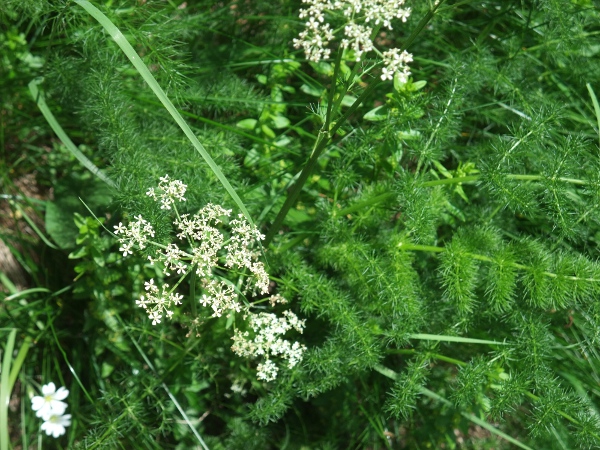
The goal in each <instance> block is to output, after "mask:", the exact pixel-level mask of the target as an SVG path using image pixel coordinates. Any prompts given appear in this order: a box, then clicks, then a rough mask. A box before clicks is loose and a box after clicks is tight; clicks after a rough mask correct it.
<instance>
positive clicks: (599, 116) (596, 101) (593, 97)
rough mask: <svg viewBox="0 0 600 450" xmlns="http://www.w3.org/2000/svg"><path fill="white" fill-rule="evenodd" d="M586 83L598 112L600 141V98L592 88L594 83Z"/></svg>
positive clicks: (599, 138) (599, 140) (599, 139)
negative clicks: (599, 101)
mask: <svg viewBox="0 0 600 450" xmlns="http://www.w3.org/2000/svg"><path fill="white" fill-rule="evenodd" d="M585 85H586V86H587V90H588V92H589V93H590V97H591V98H592V104H593V105H594V112H595V113H596V120H597V121H598V142H599V143H600V105H598V99H597V98H596V93H595V92H594V90H593V89H592V85H591V84H590V83H586V84H585Z"/></svg>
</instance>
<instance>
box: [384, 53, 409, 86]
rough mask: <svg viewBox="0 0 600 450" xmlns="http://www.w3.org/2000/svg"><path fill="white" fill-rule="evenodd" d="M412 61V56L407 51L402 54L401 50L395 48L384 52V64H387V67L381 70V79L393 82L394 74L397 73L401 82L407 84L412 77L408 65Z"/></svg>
mask: <svg viewBox="0 0 600 450" xmlns="http://www.w3.org/2000/svg"><path fill="white" fill-rule="evenodd" d="M412 60H413V57H412V55H411V54H410V53H408V52H407V51H406V50H404V51H403V52H402V53H400V50H398V49H397V48H393V49H391V50H389V51H387V52H384V53H383V63H384V64H385V67H384V68H383V69H381V79H382V80H393V79H394V74H396V73H397V74H398V78H399V80H400V82H402V83H406V82H407V81H408V76H409V75H410V70H409V68H408V63H409V62H412Z"/></svg>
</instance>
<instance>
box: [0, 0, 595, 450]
mask: <svg viewBox="0 0 600 450" xmlns="http://www.w3.org/2000/svg"><path fill="white" fill-rule="evenodd" d="M84 3H87V2H84V1H83V0H77V1H75V2H74V1H72V0H52V1H42V0H18V1H17V0H4V1H3V7H2V8H1V10H0V23H1V24H2V27H1V28H0V30H1V31H0V91H1V92H2V96H1V97H0V101H1V109H2V114H1V117H0V121H1V122H0V151H1V152H2V153H1V155H2V158H1V160H0V161H1V163H2V165H1V166H0V167H1V169H0V175H1V178H0V183H2V188H1V190H2V194H1V195H0V214H1V217H2V219H1V220H0V237H2V240H3V241H4V243H5V245H4V247H6V252H7V253H8V255H9V256H10V258H8V260H12V261H14V262H15V265H16V266H18V267H17V268H18V270H16V271H15V272H14V273H13V272H11V271H10V270H9V269H7V268H6V267H8V266H6V267H5V266H3V265H0V283H1V286H2V290H0V299H1V303H0V323H1V324H2V331H1V332H0V342H1V343H2V349H3V350H2V357H1V358H0V362H1V363H2V371H1V373H0V376H1V377H2V378H1V383H2V384H3V387H2V388H0V434H4V435H5V436H8V437H9V438H10V441H11V443H12V448H17V447H18V446H22V447H23V448H29V446H33V445H37V444H38V443H40V442H41V443H40V444H39V445H40V446H42V447H44V446H45V447H47V448H94V449H97V448H106V449H114V448H157V449H166V448H178V449H184V448H211V449H228V450H229V449H242V448H243V449H249V448H256V449H264V448H298V449H299V448H314V449H331V448H415V449H416V448H478V449H479V448H481V449H483V448H519V447H520V448H548V449H554V448H556V449H576V448H597V447H599V446H600V390H599V389H598V383H599V382H600V375H599V373H600V355H599V354H598V350H599V345H600V301H599V300H598V299H599V298H600V263H598V261H597V259H598V251H599V245H600V162H599V161H600V160H599V152H600V146H599V142H600V130H599V128H600V107H599V106H598V102H597V100H596V94H595V93H594V92H596V93H597V94H598V95H600V84H598V80H600V62H599V59H598V52H599V51H600V39H599V35H600V27H599V24H600V6H599V5H598V4H597V3H594V2H593V1H589V0H570V1H569V0H560V1H559V0H536V1H533V2H530V1H525V0H502V1H500V0H497V1H485V2H475V1H468V0H467V1H457V0H456V1H455V0H448V1H446V2H441V4H434V2H432V1H427V0H422V1H420V2H416V1H414V2H412V4H407V6H410V7H411V8H412V15H411V17H410V19H409V20H408V21H407V22H406V23H402V22H401V21H398V23H397V25H396V24H395V25H394V29H393V31H386V32H385V33H382V34H380V35H378V37H377V38H376V40H375V41H376V43H377V45H379V46H382V47H386V48H387V47H393V46H396V47H401V48H404V45H407V44H410V46H409V48H408V49H409V51H410V52H411V53H412V54H413V55H414V62H413V63H412V64H411V71H412V75H411V78H410V79H409V80H408V81H407V82H406V83H403V82H401V81H400V80H398V78H396V79H395V80H393V81H382V80H381V78H380V74H381V68H380V67H379V66H378V57H377V55H375V54H374V53H369V54H366V55H364V56H363V59H362V61H360V62H355V61H354V59H353V58H352V54H351V52H349V51H346V52H341V51H338V48H337V46H336V44H334V45H333V46H332V49H333V51H332V59H331V60H329V61H326V62H325V61H321V62H309V61H306V59H305V58H304V54H303V53H302V52H301V51H299V50H296V49H295V48H294V47H293V45H292V44H291V43H292V41H293V39H294V38H295V37H297V35H298V33H299V32H300V30H301V29H302V25H303V20H301V19H299V18H298V10H299V9H300V8H301V7H302V6H303V5H302V4H301V2H299V1H294V2H288V1H281V2H264V1H262V0H257V1H252V2H237V1H235V0H234V1H231V2H225V3H219V2H209V1H203V0H189V1H187V2H185V3H181V4H178V3H177V2H172V1H167V2H165V1H158V0H147V1H133V0H115V1H112V0H110V1H104V2H99V1H98V2H93V3H94V5H95V6H96V7H97V8H99V10H100V11H101V12H102V13H103V14H105V15H106V17H107V18H108V19H107V20H109V21H110V22H111V23H112V24H113V25H114V26H116V27H117V28H118V29H119V30H120V31H121V33H122V34H123V36H124V37H125V39H126V40H127V41H128V42H129V43H130V44H131V45H132V47H133V49H134V50H135V52H137V54H138V55H139V56H138V60H141V61H142V62H143V64H145V66H146V67H147V68H148V69H149V72H148V73H149V74H151V75H152V76H153V77H154V78H155V79H156V81H157V82H158V85H159V86H160V87H161V88H162V89H163V90H164V92H165V93H166V95H167V96H168V98H169V99H170V101H171V102H173V105H174V106H175V108H176V109H177V110H178V111H179V113H180V114H181V116H182V117H183V118H184V119H185V121H186V122H187V126H189V127H190V130H191V132H192V133H193V134H194V135H195V136H196V137H197V139H198V140H199V145H195V144H194V143H193V142H192V141H191V140H190V139H189V136H188V137H186V134H184V132H182V129H180V127H179V126H178V125H177V124H176V122H175V121H174V116H173V113H172V112H169V111H168V110H167V109H166V108H164V107H163V105H162V104H161V102H160V101H159V100H160V98H159V97H157V94H156V90H152V89H151V87H150V86H148V84H147V83H146V81H147V80H146V81H145V79H144V78H143V77H142V76H141V75H140V71H139V70H138V69H136V68H134V66H132V65H131V63H130V61H129V60H128V59H127V57H126V55H125V54H124V52H123V50H122V48H121V47H120V46H119V45H120V44H119V43H118V42H115V41H114V40H113V39H111V38H110V36H109V34H108V32H107V29H106V27H103V25H102V24H101V23H99V22H98V20H97V18H94V17H93V16H92V15H91V14H90V12H89V10H86V9H85V8H84V7H83V4H84ZM32 80H34V85H35V86H37V89H39V92H40V94H39V95H40V96H42V97H38V98H37V99H34V98H32V95H31V94H32V88H31V87H28V85H29V83H30V82H31V81H32ZM35 86H34V88H33V89H34V91H33V92H35V89H36V88H35ZM40 98H44V99H45V103H43V102H40ZM36 100H37V101H36ZM42 113H44V114H45V115H43V114H42ZM48 113H49V114H50V115H51V116H53V117H54V120H55V121H56V122H57V123H58V124H59V126H60V127H62V129H63V130H64V132H65V133H66V135H67V136H68V137H69V138H70V139H71V140H72V141H73V143H74V145H73V143H71V144H69V143H68V142H65V139H63V138H62V137H60V135H59V137H60V139H59V138H58V137H57V135H56V134H55V133H56V127H54V129H53V128H52V127H51V120H50V121H49V119H48ZM199 148H202V149H205V151H206V152H207V154H208V156H206V155H202V151H201V150H199ZM78 152H80V153H81V154H79V153H78ZM211 159H212V160H214V162H215V163H216V165H218V167H219V168H220V171H221V172H222V175H223V177H224V178H226V180H227V181H228V183H230V185H231V187H232V189H233V190H235V192H237V194H238V195H239V198H240V199H241V202H242V204H243V205H244V206H245V208H246V209H247V213H248V215H249V219H251V220H252V221H253V222H254V223H255V224H256V225H257V226H258V228H259V229H260V230H261V231H262V232H263V233H264V234H266V240H265V241H264V244H265V246H264V251H262V253H261V255H260V256H261V258H262V260H263V261H264V262H265V264H266V268H267V271H268V273H269V275H270V279H271V283H270V287H269V289H270V292H269V294H281V295H283V296H284V297H285V298H286V299H288V300H289V303H288V304H287V305H285V308H284V307H282V306H280V305H277V306H275V307H274V308H269V307H268V306H265V305H266V303H264V302H261V300H264V299H265V298H266V297H267V296H265V295H262V294H260V293H256V294H255V295H251V294H248V295H247V297H246V300H247V301H248V302H251V303H253V305H254V308H255V309H256V310H259V311H267V310H268V311H270V312H272V311H276V312H278V313H281V312H282V311H284V309H286V310H291V311H293V312H294V313H295V314H297V315H298V316H299V317H301V318H302V319H305V320H306V328H305V329H304V332H303V334H302V335H299V334H298V333H296V334H295V335H294V339H297V340H298V341H299V342H301V343H302V344H303V345H305V346H306V349H307V350H306V353H305V354H304V358H303V360H302V362H301V363H300V364H298V365H296V366H295V367H291V368H290V367H288V366H285V365H284V366H281V367H280V370H279V373H278V375H277V378H276V379H275V380H273V381H268V382H266V381H262V380H260V379H257V375H256V373H257V364H256V362H257V361H254V360H252V359H245V358H242V357H240V356H238V355H236V354H234V352H233V351H232V350H231V345H232V336H233V334H234V330H235V329H245V327H247V325H245V322H244V320H245V317H243V314H241V313H239V314H231V315H230V316H226V315H223V316H222V317H219V318H215V317H212V316H211V312H210V311H208V310H207V308H203V307H202V306H200V305H199V304H198V300H199V299H201V297H202V293H203V289H205V288H206V286H205V285H204V286H203V285H202V283H201V282H200V280H199V279H197V278H196V277H195V276H194V275H193V274H190V275H189V276H185V277H182V279H181V280H180V279H179V276H176V275H175V274H173V275H172V276H165V275H164V274H163V273H162V272H161V271H160V270H159V269H158V268H157V267H155V266H152V265H150V264H149V262H148V259H147V257H148V255H151V256H152V255H155V254H156V253H155V252H153V250H152V249H149V248H147V249H143V251H140V252H135V253H134V254H133V255H131V256H128V257H127V258H123V255H122V250H121V251H120V250H119V243H118V241H117V239H115V236H114V235H113V234H112V231H113V227H114V226H115V225H117V224H119V223H120V222H123V223H128V222H131V221H132V220H133V218H134V217H136V216H137V215H140V214H141V215H142V216H143V217H144V218H145V219H146V220H148V221H150V222H151V223H152V225H153V226H154V230H155V231H156V236H155V239H154V240H155V241H156V242H158V243H160V244H162V245H167V244H168V243H169V242H171V236H173V234H174V230H173V227H172V220H173V212H172V211H166V210H164V209H160V207H159V205H157V203H155V202H153V201H152V199H150V198H149V197H148V196H147V195H146V191H147V190H148V188H150V187H154V186H156V185H157V184H158V180H159V177H162V176H164V175H165V174H169V176H170V177H171V178H172V179H177V180H182V181H183V182H184V183H185V184H186V185H187V192H186V198H187V202H186V203H185V204H183V205H182V206H178V208H180V210H179V212H180V213H182V214H183V213H189V214H194V213H196V212H197V211H199V210H200V209H201V208H202V207H203V206H204V205H206V204H207V203H209V202H210V203H213V204H218V205H222V206H223V207H225V208H230V209H232V210H233V211H234V216H237V214H238V213H242V212H244V211H243V210H241V209H240V203H239V202H238V201H237V200H236V199H235V198H233V197H232V196H231V195H230V191H228V189H227V188H226V187H225V186H224V183H223V180H222V179H221V177H220V175H219V173H218V172H216V171H215V170H214V168H213V167H211V166H210V164H209V163H207V161H209V160H211ZM82 161H87V163H83V164H82ZM85 164H88V166H85ZM90 167H91V168H92V170H89V169H90ZM96 168H98V169H99V170H100V171H101V172H99V171H98V169H96ZM32 174H33V176H32ZM103 174H105V175H106V178H103V176H104V175H103ZM286 199H287V202H286ZM288 208H289V210H288ZM0 250H2V248H0ZM19 271H20V272H24V275H23V280H24V281H22V282H21V281H18V280H19V278H18V277H17V276H16V275H15V273H17V272H19ZM232 273H233V272H227V271H225V270H222V271H218V276H219V277H220V279H223V280H227V282H228V283H230V284H232V285H235V284H236V283H238V284H237V286H238V287H239V286H240V285H241V282H242V281H241V280H242V279H243V277H244V275H245V274H244V273H241V274H240V273H237V274H235V273H234V274H232ZM150 278H152V279H156V280H157V281H158V282H162V283H164V282H165V281H167V282H169V283H170V284H171V285H173V284H175V283H180V284H178V289H179V292H180V293H181V294H183V295H184V300H183V304H182V305H180V306H179V307H178V309H177V311H176V312H175V315H174V317H173V320H171V321H170V320H164V321H162V322H161V323H158V324H156V325H153V324H152V321H151V320H150V319H148V317H147V315H146V314H145V313H144V311H143V310H141V309H140V308H138V307H137V306H136V303H135V300H136V299H139V298H140V295H144V291H145V289H146V290H147V288H145V285H144V283H145V282H146V281H147V280H149V279H150ZM178 280H179V281H178ZM15 330H16V334H15ZM19 350H20V352H19ZM11 367H12V368H13V371H12V372H11ZM9 373H11V376H10V378H9ZM13 373H14V376H13V375H12V374H13ZM50 381H54V382H55V383H56V384H57V385H60V386H67V388H68V389H69V390H70V392H71V393H70V396H69V399H68V403H69V410H68V412H69V413H70V414H72V425H71V426H70V427H69V428H67V431H66V435H65V436H62V437H61V438H58V439H53V438H51V437H46V436H45V435H43V434H42V433H41V432H40V431H39V429H38V428H39V424H40V420H39V419H38V418H36V417H35V412H34V411H32V410H31V407H30V406H31V403H30V401H29V399H30V398H31V397H32V396H33V395H37V393H38V392H39V388H40V386H41V385H43V384H46V383H48V382H50ZM13 383H14V389H13V390H12V393H11V391H10V389H7V386H10V387H12V386H13ZM9 399H10V405H9V406H8V408H6V407H5V406H3V405H6V404H8V400H9ZM7 411H8V412H7ZM4 445H7V444H5V443H3V441H2V439H0V450H5V449H8V448H9V447H8V446H6V447H4Z"/></svg>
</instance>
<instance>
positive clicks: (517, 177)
mask: <svg viewBox="0 0 600 450" xmlns="http://www.w3.org/2000/svg"><path fill="white" fill-rule="evenodd" d="M505 176H506V178H507V179H509V180H520V181H539V180H543V179H544V178H545V177H544V176H543V175H517V174H508V175H505ZM480 179H481V175H469V176H466V177H457V178H445V179H443V180H433V181H426V182H424V183H423V184H422V186H425V187H432V186H441V185H444V184H460V183H469V182H472V181H479V180H480ZM551 179H552V180H553V181H562V182H564V183H571V184H577V185H580V186H585V185H587V184H589V182H588V181H585V180H578V179H576V178H563V177H555V178H551Z"/></svg>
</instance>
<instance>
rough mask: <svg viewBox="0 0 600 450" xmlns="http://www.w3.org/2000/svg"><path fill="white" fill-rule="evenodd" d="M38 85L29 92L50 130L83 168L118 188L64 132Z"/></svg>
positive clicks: (34, 81)
mask: <svg viewBox="0 0 600 450" xmlns="http://www.w3.org/2000/svg"><path fill="white" fill-rule="evenodd" d="M37 85H38V81H37V80H32V81H31V82H30V83H29V85H28V86H29V92H30V93H31V96H32V97H33V100H34V101H35V102H36V104H37V106H38V108H39V109H40V111H41V112H42V114H43V116H44V118H45V119H46V122H48V125H50V128H52V131H54V133H55V134H56V135H57V136H58V138H59V139H60V141H61V142H62V143H63V144H64V146H65V147H67V150H69V151H70V152H71V153H72V154H73V156H75V158H77V159H78V160H79V162H80V163H81V164H82V165H83V167H85V168H86V169H87V170H89V171H90V172H92V173H93V174H94V175H95V176H97V177H98V178H100V179H101V180H102V181H104V182H105V183H106V184H108V185H109V186H110V187H112V188H116V187H117V186H116V185H115V183H114V182H113V181H112V180H111V179H110V178H108V177H107V176H106V175H104V173H103V172H102V171H101V170H100V169H99V168H98V167H96V166H95V165H94V163H93V162H91V161H90V160H89V159H88V158H87V157H86V156H85V155H84V154H83V153H81V151H80V150H79V149H78V148H77V146H76V145H75V144H74V143H73V141H72V140H71V138H69V136H68V135H67V133H65V130H63V128H62V127H61V126H60V124H59V123H58V121H57V120H56V118H55V117H54V114H52V111H50V108H48V105H47V104H46V100H44V95H43V93H42V92H41V91H40V90H39V89H38V87H37Z"/></svg>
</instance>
